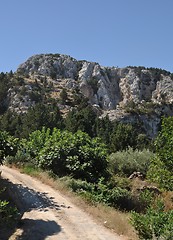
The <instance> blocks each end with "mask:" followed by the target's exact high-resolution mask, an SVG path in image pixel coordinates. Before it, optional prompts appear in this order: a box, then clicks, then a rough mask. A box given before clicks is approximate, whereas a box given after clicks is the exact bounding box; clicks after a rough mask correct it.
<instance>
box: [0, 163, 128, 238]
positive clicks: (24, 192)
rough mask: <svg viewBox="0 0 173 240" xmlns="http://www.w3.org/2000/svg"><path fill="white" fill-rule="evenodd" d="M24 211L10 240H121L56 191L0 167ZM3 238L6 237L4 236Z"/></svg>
mask: <svg viewBox="0 0 173 240" xmlns="http://www.w3.org/2000/svg"><path fill="white" fill-rule="evenodd" d="M0 169H1V171H2V177H3V178H6V179H8V181H9V182H10V183H12V184H10V186H11V187H10V188H11V192H12V195H13V197H14V198H15V201H17V204H18V206H19V208H20V210H21V211H22V213H23V216H22V221H21V223H22V224H21V226H20V227H19V229H17V231H16V232H15V234H13V235H12V236H11V237H10V238H9V239H10V240H19V239H22V240H26V239H27V240H44V239H50V240H57V239H60V240H77V239H78V240H124V239H125V238H124V237H123V236H118V235H116V234H115V233H112V232H111V231H109V230H108V229H106V228H104V227H103V226H100V225H98V224H97V223H96V222H95V221H94V220H93V219H92V218H91V216H89V215H87V213H85V212H84V211H82V210H81V209H79V208H78V207H76V206H75V205H74V204H72V203H71V202H70V200H69V199H68V198H65V196H63V195H62V194H61V193H59V192H58V191H57V190H54V189H53V188H51V187H50V186H47V185H45V184H43V183H41V182H40V181H39V180H37V179H34V178H32V177H30V176H28V175H26V174H22V173H19V172H18V171H17V170H15V169H10V168H8V167H6V166H2V167H0ZM4 240H6V239H4Z"/></svg>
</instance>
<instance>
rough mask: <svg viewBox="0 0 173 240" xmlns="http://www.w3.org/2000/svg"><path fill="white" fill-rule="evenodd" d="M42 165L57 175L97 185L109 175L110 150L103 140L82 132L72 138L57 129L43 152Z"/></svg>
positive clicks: (40, 154) (40, 164) (68, 133)
mask: <svg viewBox="0 0 173 240" xmlns="http://www.w3.org/2000/svg"><path fill="white" fill-rule="evenodd" d="M38 159H39V160H38V165H39V166H40V167H42V168H44V169H50V170H52V171H53V172H54V173H55V174H57V175H60V176H64V175H72V176H73V177H74V178H80V179H83V180H87V181H92V182H95V181H97V180H98V179H99V178H100V177H104V176H105V177H106V174H107V150H106V147H105V145H104V144H102V143H101V142H100V140H99V139H97V138H96V139H91V138H90V137H89V136H88V134H86V133H83V132H81V131H78V132H76V133H75V134H72V133H70V132H67V131H63V132H61V131H60V130H57V129H54V131H53V133H52V136H51V137H50V138H49V139H48V141H46V143H45V145H44V147H43V148H42V150H41V151H40V152H39V158H38Z"/></svg>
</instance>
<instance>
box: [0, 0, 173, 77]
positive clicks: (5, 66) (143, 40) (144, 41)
mask: <svg viewBox="0 0 173 240" xmlns="http://www.w3.org/2000/svg"><path fill="white" fill-rule="evenodd" d="M0 9H1V14H0V72H1V71H3V72H6V71H10V70H13V71H15V70H16V69H17V67H18V65H19V64H20V63H23V62H24V61H25V60H27V58H29V57H30V56H32V55H34V54H39V53H62V54H67V55H70V56H72V57H74V58H76V59H77V60H84V59H85V60H88V61H93V62H98V63H100V64H101V65H103V66H118V67H125V66H128V65H131V66H145V67H157V68H162V69H166V70H168V71H170V72H173V14H172V11H173V0H85V1H84V0H0Z"/></svg>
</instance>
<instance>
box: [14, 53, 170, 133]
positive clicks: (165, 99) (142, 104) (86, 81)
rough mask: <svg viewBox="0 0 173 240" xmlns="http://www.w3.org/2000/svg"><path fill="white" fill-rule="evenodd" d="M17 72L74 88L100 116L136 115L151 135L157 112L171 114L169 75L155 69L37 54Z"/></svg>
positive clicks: (129, 118)
mask: <svg viewBox="0 0 173 240" xmlns="http://www.w3.org/2000/svg"><path fill="white" fill-rule="evenodd" d="M17 73H19V74H22V75H24V76H26V77H29V78H35V79H37V78H42V77H47V78H48V79H49V81H52V82H55V83H56V82H63V83H64V87H65V88H67V89H76V88H78V89H79V90H80V92H81V93H82V94H83V95H84V96H85V97H87V98H88V99H89V102H90V103H91V104H92V105H94V106H97V107H99V108H100V109H101V110H102V113H103V116H104V115H106V114H108V116H109V117H110V118H111V119H112V120H114V119H118V120H121V121H124V122H127V121H130V122H135V121H137V119H138V120H140V121H142V122H143V124H144V128H146V129H147V128H149V129H150V135H151V136H154V135H155V134H156V133H157V129H158V125H159V123H160V117H161V115H169V116H170V115H173V108H172V104H173V80H172V75H171V74H170V73H169V72H166V71H160V70H159V69H158V70H156V69H154V68H151V69H146V68H141V67H139V68H137V67H126V68H117V67H103V66H100V65H99V64H98V63H95V62H88V61H77V60H76V59H74V58H72V57H70V56H67V55H62V54H40V55H35V56H32V57H30V58H29V59H28V60H27V61H26V62H25V63H23V64H21V65H20V66H19V68H18V69H17Z"/></svg>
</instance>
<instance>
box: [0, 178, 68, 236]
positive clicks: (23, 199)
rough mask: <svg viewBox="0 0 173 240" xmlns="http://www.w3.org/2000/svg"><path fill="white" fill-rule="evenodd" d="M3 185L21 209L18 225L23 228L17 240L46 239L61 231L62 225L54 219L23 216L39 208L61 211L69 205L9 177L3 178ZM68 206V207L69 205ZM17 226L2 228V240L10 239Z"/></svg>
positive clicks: (45, 210) (40, 209) (0, 234)
mask: <svg viewBox="0 0 173 240" xmlns="http://www.w3.org/2000/svg"><path fill="white" fill-rule="evenodd" d="M1 181H3V185H4V186H5V187H6V189H7V190H8V193H9V196H10V197H11V198H12V200H13V202H14V203H15V204H16V206H17V208H18V209H19V211H20V217H19V219H18V223H16V225H17V226H16V227H17V228H18V229H20V230H21V232H22V233H21V234H20V235H21V236H20V237H17V238H15V239H16V240H18V239H22V240H25V239H27V240H30V239H31V240H44V239H46V237H48V236H53V235H54V234H57V233H59V232H60V231H61V226H60V225H58V224H57V223H56V222H55V221H52V220H42V219H29V218H24V219H22V216H23V214H24V213H25V212H30V211H32V210H34V209H35V210H37V211H40V212H47V211H48V210H49V209H54V210H57V211H60V210H61V209H62V208H66V207H67V206H65V205H63V204H61V205H59V204H58V203H57V202H55V201H54V198H53V197H48V193H46V192H44V193H42V192H37V191H35V190H33V189H30V188H28V187H26V186H23V185H21V184H14V183H12V182H10V181H9V180H8V179H1ZM67 208H68V207H67ZM14 231H15V227H13V228H10V226H9V227H8V226H7V227H6V228H5V230H4V232H3V233H2V232H1V229H0V240H8V239H10V236H11V235H12V234H13V233H14Z"/></svg>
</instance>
